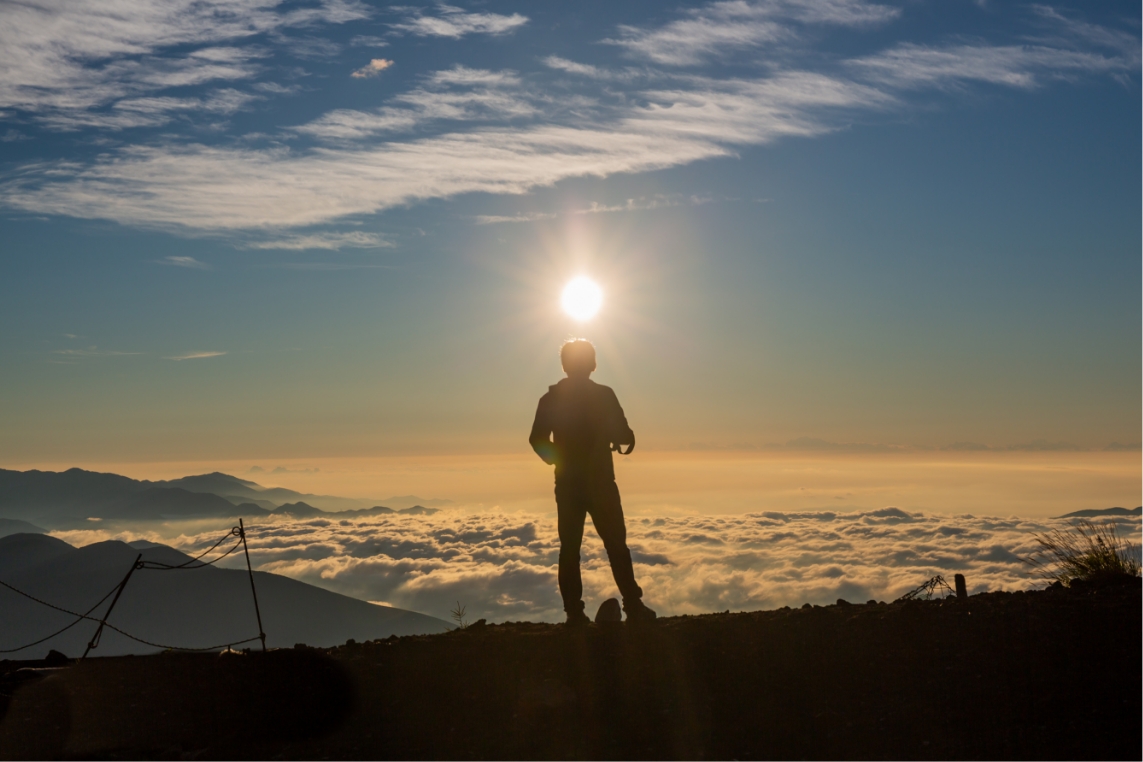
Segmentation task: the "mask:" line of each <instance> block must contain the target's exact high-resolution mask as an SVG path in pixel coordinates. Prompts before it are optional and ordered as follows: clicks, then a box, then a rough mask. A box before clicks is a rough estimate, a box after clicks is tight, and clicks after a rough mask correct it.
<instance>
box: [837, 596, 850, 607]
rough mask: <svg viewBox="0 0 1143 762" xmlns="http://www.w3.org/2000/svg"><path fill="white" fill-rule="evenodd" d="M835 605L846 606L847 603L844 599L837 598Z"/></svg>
mask: <svg viewBox="0 0 1143 762" xmlns="http://www.w3.org/2000/svg"><path fill="white" fill-rule="evenodd" d="M837 605H838V606H848V605H849V601H847V600H846V599H845V598H838V599H837Z"/></svg>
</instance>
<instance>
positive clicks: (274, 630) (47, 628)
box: [0, 534, 447, 658]
mask: <svg viewBox="0 0 1143 762" xmlns="http://www.w3.org/2000/svg"><path fill="white" fill-rule="evenodd" d="M150 545H151V547H147V548H143V549H139V548H135V547H131V546H130V545H128V544H126V543H122V542H117V541H108V542H100V543H95V544H92V545H87V546H84V547H82V548H75V547H72V546H71V545H68V544H67V543H66V542H63V541H62V540H59V539H56V538H54V537H49V536H47V535H32V534H16V535H10V536H8V537H4V538H0V580H3V581H4V582H7V583H8V584H10V585H12V586H14V587H16V588H17V589H19V590H22V591H24V592H26V593H29V594H31V595H34V596H36V597H38V598H40V599H42V600H45V601H48V602H50V603H53V604H55V605H57V606H60V607H62V608H65V609H69V610H71V611H77V612H85V611H87V610H88V609H90V608H91V607H92V606H93V605H94V604H95V603H96V602H98V601H99V600H100V599H101V598H103V596H104V595H105V594H107V593H108V592H109V591H110V590H112V589H113V588H114V587H115V586H116V585H117V584H118V583H119V581H120V580H122V579H123V577H124V575H125V574H126V573H127V571H128V570H129V569H130V568H131V565H132V564H133V563H134V561H135V558H136V557H137V556H139V555H142V558H143V560H144V561H152V562H160V563H165V564H168V565H172V566H174V565H178V564H182V563H186V562H188V561H190V556H187V555H185V554H183V553H180V552H179V551H177V550H174V549H173V548H169V547H167V546H165V545H157V546H156V545H154V544H150ZM224 547H229V544H228V545H226V546H224ZM239 553H241V550H239ZM254 580H255V584H256V586H257V591H258V602H259V605H260V608H261V612H262V622H263V626H264V630H265V632H266V636H267V642H268V644H269V645H270V646H271V647H280V646H292V645H294V644H295V643H299V642H304V643H310V644H313V645H325V646H331V645H335V644H337V643H344V642H345V641H346V639H348V638H356V639H361V640H364V639H368V638H377V637H387V636H389V635H391V634H397V635H410V634H421V633H432V632H443V631H444V630H445V629H447V625H446V623H445V622H443V621H441V620H439V619H435V618H433V617H430V616H426V615H424V614H418V613H416V612H413V611H405V610H403V609H396V608H389V607H386V606H375V605H373V604H371V603H367V602H365V601H360V600H357V599H355V598H349V597H347V596H344V595H340V594H338V593H334V592H330V591H329V590H323V589H321V588H318V587H314V586H313V585H307V584H305V583H303V582H298V581H297V580H293V579H290V578H288V577H282V576H279V575H277V574H269V573H265V572H255V573H254ZM107 605H108V604H106V603H105V604H104V605H102V606H100V607H99V608H97V609H96V611H95V612H93V613H95V614H96V615H99V614H101V613H102V612H105V611H106V610H107ZM0 611H3V612H4V615H3V616H2V617H0V649H11V648H15V647H18V646H20V645H22V644H24V643H30V642H32V641H34V640H37V639H39V638H42V637H44V636H45V635H48V634H51V633H53V632H55V631H56V630H59V629H60V628H62V627H64V626H65V625H67V624H68V623H69V622H71V621H73V619H74V617H71V616H69V615H67V614H64V613H61V612H58V611H54V610H52V609H50V608H46V607H45V606H42V605H40V604H38V603H36V602H34V601H31V600H28V599H27V598H25V597H22V596H20V595H18V594H17V593H15V592H12V591H11V590H9V589H7V588H3V587H0ZM108 621H110V622H111V624H113V625H115V626H116V627H119V628H120V629H122V630H124V631H126V632H128V633H131V634H132V635H135V636H136V637H138V638H142V639H143V640H147V641H150V642H152V643H158V644H161V645H172V646H180V647H188V648H203V647H207V646H213V645H220V644H225V643H231V642H234V641H238V640H244V639H246V638H251V637H254V636H257V634H258V624H257V618H256V616H255V612H254V603H253V598H252V594H251V591H250V578H249V576H248V574H247V572H246V570H245V569H220V568H215V567H207V568H202V569H175V570H166V571H160V570H155V569H142V570H137V571H135V572H134V573H133V574H132V577H131V579H130V581H129V582H128V584H127V586H126V587H125V588H124V591H123V595H122V596H121V597H120V599H119V601H118V603H117V604H116V606H115V608H114V610H113V612H112V615H111V617H110V619H109V620H108ZM96 626H97V625H96V623H94V622H89V621H88V622H81V623H79V624H77V625H76V626H75V627H73V628H72V629H70V630H68V631H66V632H64V633H63V634H61V635H59V636H58V637H56V638H53V639H52V640H50V641H48V642H46V643H45V644H43V645H41V646H35V647H33V648H31V649H25V650H21V651H17V652H15V653H14V654H12V655H9V658H29V657H31V656H34V655H40V654H42V653H46V649H48V648H54V649H56V650H58V651H61V652H62V653H64V654H66V655H68V656H79V655H80V654H82V653H83V651H84V648H85V647H86V645H87V642H88V640H89V639H90V637H91V635H92V633H93V632H94V631H95V628H96ZM158 650H161V649H160V648H155V647H152V646H148V645H146V644H141V643H137V642H135V641H132V640H130V639H129V638H127V637H125V636H123V635H121V634H120V633H118V632H115V631H114V630H105V631H104V633H103V638H102V641H101V642H100V644H99V647H98V649H97V650H96V651H94V652H93V653H95V654H96V655H99V656H111V655H118V654H129V653H132V654H146V653H154V652H156V651H158Z"/></svg>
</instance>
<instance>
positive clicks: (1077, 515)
mask: <svg viewBox="0 0 1143 762" xmlns="http://www.w3.org/2000/svg"><path fill="white" fill-rule="evenodd" d="M1140 515H1143V506H1140V507H1138V508H1088V509H1087V510H1083V511H1072V512H1071V513H1065V514H1064V515H1063V516H1060V518H1061V519H1090V518H1097V517H1099V516H1140Z"/></svg>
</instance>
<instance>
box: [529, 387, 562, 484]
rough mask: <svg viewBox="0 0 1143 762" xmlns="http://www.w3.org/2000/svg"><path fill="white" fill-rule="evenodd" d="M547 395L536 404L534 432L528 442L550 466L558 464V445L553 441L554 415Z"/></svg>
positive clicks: (533, 423)
mask: <svg viewBox="0 0 1143 762" xmlns="http://www.w3.org/2000/svg"><path fill="white" fill-rule="evenodd" d="M546 400H547V395H545V396H543V397H541V398H540V404H539V405H537V406H536V420H534V421H533V422H532V433H531V434H530V435H529V436H528V444H530V445H532V449H533V450H535V451H536V454H537V455H539V456H540V458H542V459H543V461H544V462H545V463H547V464H548V465H549V466H554V465H555V464H556V446H555V445H554V444H553V443H552V417H551V413H550V412H549V411H548V407H549V406H548V405H547V404H546Z"/></svg>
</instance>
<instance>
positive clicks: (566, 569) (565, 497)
mask: <svg viewBox="0 0 1143 762" xmlns="http://www.w3.org/2000/svg"><path fill="white" fill-rule="evenodd" d="M586 498H587V495H586V494H585V490H584V489H583V488H582V485H577V484H575V483H560V482H556V511H557V516H558V520H559V534H560V572H559V580H560V597H562V598H563V599H564V611H566V612H568V615H569V616H572V615H575V614H580V613H582V612H583V579H582V577H580V572H579V550H580V546H581V545H582V544H583V522H584V519H586V518H587V499H586Z"/></svg>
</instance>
